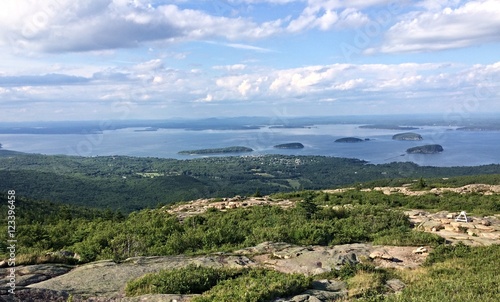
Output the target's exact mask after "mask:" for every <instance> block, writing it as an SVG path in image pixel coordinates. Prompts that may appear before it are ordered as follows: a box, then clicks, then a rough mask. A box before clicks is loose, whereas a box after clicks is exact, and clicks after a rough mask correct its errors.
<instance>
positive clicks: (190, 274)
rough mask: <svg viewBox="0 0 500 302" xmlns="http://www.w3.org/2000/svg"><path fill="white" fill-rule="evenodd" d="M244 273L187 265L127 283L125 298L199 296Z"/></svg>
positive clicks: (235, 270)
mask: <svg viewBox="0 0 500 302" xmlns="http://www.w3.org/2000/svg"><path fill="white" fill-rule="evenodd" d="M243 273H244V271H242V270H237V269H221V268H211V267H200V266H196V265H189V266H187V267H184V268H180V269H174V270H163V271H160V272H158V273H151V274H146V275H144V276H142V277H140V278H138V279H135V280H132V281H130V282H128V283H127V286H126V288H125V292H126V294H127V296H139V295H145V294H201V293H203V292H205V291H207V290H209V289H210V288H212V287H213V286H215V285H216V284H217V283H219V282H220V281H222V280H227V279H231V278H235V277H237V276H239V275H241V274H243Z"/></svg>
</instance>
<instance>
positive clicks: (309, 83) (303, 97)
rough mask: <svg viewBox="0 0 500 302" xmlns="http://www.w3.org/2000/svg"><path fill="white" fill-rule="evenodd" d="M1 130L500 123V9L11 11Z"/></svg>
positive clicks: (91, 4)
mask: <svg viewBox="0 0 500 302" xmlns="http://www.w3.org/2000/svg"><path fill="white" fill-rule="evenodd" d="M1 5H2V9H1V10H0V56H1V60H0V122H1V121H36V120H98V119H118V118H130V119H163V118H172V117H212V116H243V115H254V116H272V115H276V114H280V115H289V116H302V115H359V114H387V113H395V114H397V113H422V112H438V113H440V112H443V113H450V112H452V113H458V114H472V113H481V112H490V113H491V112H500V0H475V1H460V0H421V1H419V0H414V1H410V0H407V1H406V0H401V1H387V0H349V1H347V0H345V1H343V0H210V1H209V0H206V1H205V0H174V1H146V0H85V1H83V0H44V1H37V0H3V1H2V3H1Z"/></svg>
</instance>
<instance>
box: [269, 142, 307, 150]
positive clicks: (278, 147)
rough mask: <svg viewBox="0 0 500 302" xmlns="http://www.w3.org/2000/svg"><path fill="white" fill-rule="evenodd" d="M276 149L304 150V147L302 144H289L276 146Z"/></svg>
mask: <svg viewBox="0 0 500 302" xmlns="http://www.w3.org/2000/svg"><path fill="white" fill-rule="evenodd" d="M274 148H277V149H302V148H304V145H302V144H301V143H288V144H280V145H276V146H274Z"/></svg>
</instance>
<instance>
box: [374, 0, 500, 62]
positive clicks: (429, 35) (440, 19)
mask: <svg viewBox="0 0 500 302" xmlns="http://www.w3.org/2000/svg"><path fill="white" fill-rule="evenodd" d="M450 2H452V3H450ZM456 2H457V1H448V2H447V3H448V4H450V5H451V4H453V5H457V3H456ZM424 7H425V8H427V9H429V10H428V11H424V12H420V13H415V12H413V13H411V14H408V15H407V16H406V17H405V18H404V19H403V20H402V21H400V22H398V23H396V24H395V25H394V26H392V27H391V28H390V29H389V30H388V32H387V34H386V36H385V41H384V44H383V45H382V46H381V47H380V48H378V49H370V50H369V52H373V51H380V52H385V53H398V52H423V51H438V50H445V49H454V48H463V47H468V46H473V45H481V44H485V43H495V42H500V4H499V2H498V0H478V1H468V2H467V3H465V4H463V5H461V6H458V7H450V6H448V7H442V6H441V5H438V4H437V3H435V2H433V1H431V2H429V1H426V2H425V3H424Z"/></svg>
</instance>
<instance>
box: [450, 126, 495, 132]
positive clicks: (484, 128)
mask: <svg viewBox="0 0 500 302" xmlns="http://www.w3.org/2000/svg"><path fill="white" fill-rule="evenodd" d="M456 130H459V131H499V130H500V126H467V127H459V128H457V129H456Z"/></svg>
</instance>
